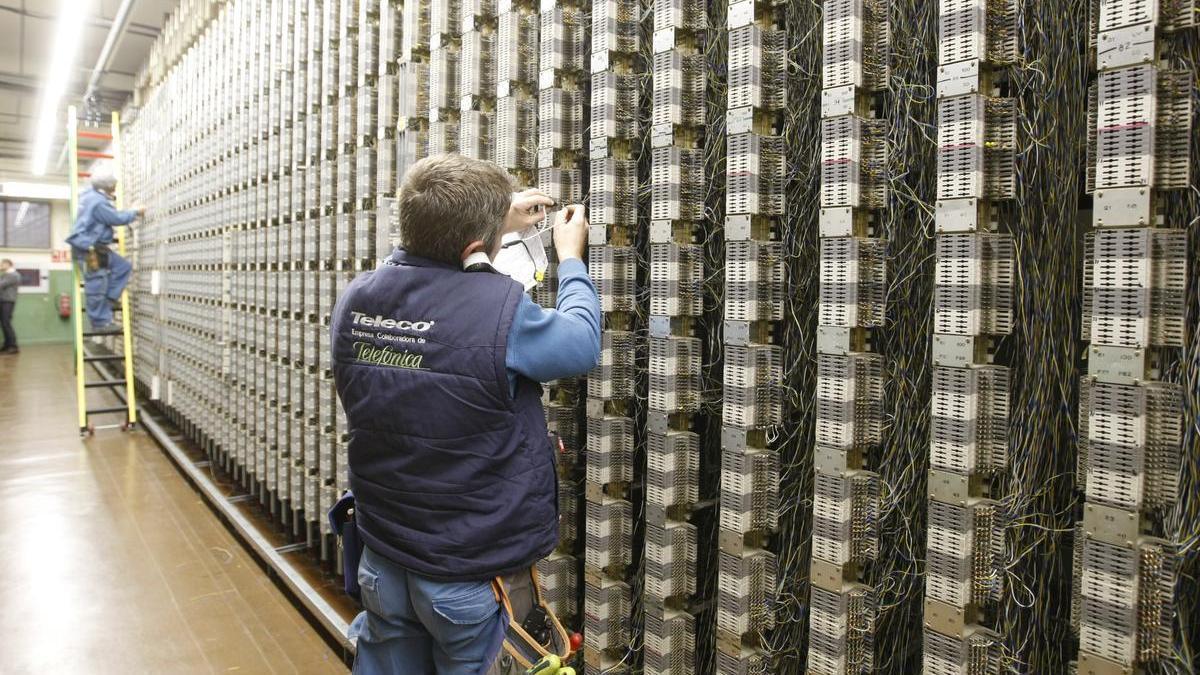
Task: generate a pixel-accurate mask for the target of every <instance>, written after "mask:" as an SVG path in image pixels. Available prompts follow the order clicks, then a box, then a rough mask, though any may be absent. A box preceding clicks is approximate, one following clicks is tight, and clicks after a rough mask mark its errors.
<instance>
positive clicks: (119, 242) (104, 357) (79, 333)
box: [67, 106, 137, 436]
mask: <svg viewBox="0 0 1200 675" xmlns="http://www.w3.org/2000/svg"><path fill="white" fill-rule="evenodd" d="M82 138H86V139H91V140H98V141H109V142H110V147H111V154H109V153H105V152H94V151H90V150H80V149H79V140H80V139H82ZM67 143H68V144H69V146H70V147H69V148H68V150H69V152H68V155H69V157H70V161H71V169H70V185H71V222H72V223H74V222H75V219H76V217H77V213H78V209H79V181H80V179H81V178H82V179H86V178H90V177H91V173H89V172H84V171H81V170H80V160H81V159H85V160H98V159H102V160H108V161H109V162H110V165H111V167H112V174H113V176H115V177H116V178H117V192H116V205H115V206H116V208H118V209H120V208H122V207H123V206H124V188H123V182H124V181H123V180H122V173H123V172H122V170H121V116H120V113H118V112H116V111H114V112H113V113H112V121H111V123H110V125H109V127H108V128H107V129H105V128H104V127H89V128H80V124H79V118H78V111H77V110H76V109H75V106H71V107H69V108H68V109H67ZM125 230H126V228H125V227H117V228H114V232H115V235H116V248H117V252H118V253H120V254H121V256H125ZM71 269H72V270H73V272H74V276H75V292H74V308H73V310H72V312H71V316H72V324H73V327H74V333H75V398H76V401H77V402H78V407H79V434H80V435H81V436H90V435H92V434H94V433H95V431H96V429H109V428H112V429H115V428H120V429H121V430H129V429H132V428H134V426H135V425H137V398H136V397H135V396H134V380H133V339H132V330H131V328H130V320H129V287H128V286H126V287H125V290H124V291H122V292H121V306H120V309H118V310H117V312H118V313H119V314H120V317H119V322H120V323H119V325H120V331H119V332H112V333H93V332H91V331H89V330H85V329H84V325H85V323H86V315H87V312H86V307H85V302H84V296H83V277H82V276H81V275H80V271H79V264H78V263H76V262H74V261H72V263H71ZM97 335H103V336H104V337H110V338H119V339H120V340H121V343H122V348H121V352H120V353H116V352H113V353H101V352H89V351H88V350H87V349H86V347H87V345H88V344H89V343H91V341H88V342H85V338H90V337H94V336H97ZM92 344H94V343H92ZM117 362H122V364H123V366H124V368H122V371H121V372H122V373H124V375H123V377H113V376H112V373H111V371H110V370H109V369H108V368H102V367H101V366H100V364H114V363H117ZM89 366H90V368H89ZM89 370H91V371H93V372H94V373H95V374H97V375H99V379H88V371H89ZM122 388H123V389H124V394H125V396H124V398H125V402H124V404H123V405H112V406H100V407H92V408H89V407H88V402H87V392H88V390H89V389H99V390H102V391H111V392H113V393H118V392H120V390H121V389H122ZM110 415H121V416H122V417H123V419H122V421H121V422H117V423H111V424H102V425H97V424H95V423H93V422H92V417H94V416H95V417H99V416H110Z"/></svg>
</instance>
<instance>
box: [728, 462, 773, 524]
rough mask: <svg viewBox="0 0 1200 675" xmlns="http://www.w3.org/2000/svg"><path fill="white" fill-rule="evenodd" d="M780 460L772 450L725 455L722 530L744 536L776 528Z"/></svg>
mask: <svg viewBox="0 0 1200 675" xmlns="http://www.w3.org/2000/svg"><path fill="white" fill-rule="evenodd" d="M778 500H779V457H778V456H777V455H776V454H775V453H774V452H772V451H770V450H761V449H756V448H747V449H744V450H729V449H726V450H725V451H723V452H722V453H721V516H720V517H721V529H722V530H723V531H728V532H736V533H738V534H739V535H744V534H747V533H749V532H768V531H771V530H774V529H775V525H776V520H777V518H778V508H779V505H778Z"/></svg>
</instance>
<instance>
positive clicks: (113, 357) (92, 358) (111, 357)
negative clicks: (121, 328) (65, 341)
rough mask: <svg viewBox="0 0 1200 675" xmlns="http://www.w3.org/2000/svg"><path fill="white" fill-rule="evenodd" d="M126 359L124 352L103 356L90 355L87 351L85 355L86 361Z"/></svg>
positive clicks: (84, 359)
mask: <svg viewBox="0 0 1200 675" xmlns="http://www.w3.org/2000/svg"><path fill="white" fill-rule="evenodd" d="M124 360H125V355H124V354H109V355H107V356H101V355H96V356H89V355H88V354H86V353H85V354H84V355H83V361H84V363H92V362H93V361H124Z"/></svg>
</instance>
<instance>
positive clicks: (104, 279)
mask: <svg viewBox="0 0 1200 675" xmlns="http://www.w3.org/2000/svg"><path fill="white" fill-rule="evenodd" d="M74 253H75V261H76V263H77V264H78V265H79V273H80V274H81V275H83V295H84V299H85V307H86V308H87V315H88V320H89V321H91V322H92V328H103V327H105V326H107V325H108V324H110V323H112V320H113V311H112V307H111V306H110V305H109V302H110V301H115V300H120V299H121V291H123V290H125V285H126V284H128V283H129V275H130V273H131V272H132V271H133V266H132V265H130V264H129V261H128V260H126V259H125V258H122V257H121V256H120V255H118V254H117V252H116V251H112V252H111V253H109V254H108V267H102V268H100V269H98V270H96V271H95V272H89V271H88V269H87V263H86V256H87V251H84V250H81V249H75V251H74Z"/></svg>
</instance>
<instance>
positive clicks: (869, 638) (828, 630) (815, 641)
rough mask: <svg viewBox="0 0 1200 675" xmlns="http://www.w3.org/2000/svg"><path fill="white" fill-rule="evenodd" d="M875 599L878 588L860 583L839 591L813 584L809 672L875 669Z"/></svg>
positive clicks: (832, 674) (828, 674)
mask: <svg viewBox="0 0 1200 675" xmlns="http://www.w3.org/2000/svg"><path fill="white" fill-rule="evenodd" d="M875 603H876V600H875V590H874V589H872V588H870V587H867V586H862V585H859V584H852V585H848V586H846V587H844V588H841V589H839V590H838V591H830V590H827V589H825V588H821V587H817V586H814V587H813V588H812V610H811V611H812V613H811V617H810V620H809V636H810V637H809V640H810V645H809V650H808V672H810V673H814V674H820V675H845V674H846V673H867V672H871V671H872V670H874V664H875V659H874V644H875V619H876V611H877V610H876V604H875Z"/></svg>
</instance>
